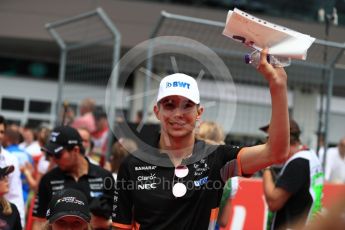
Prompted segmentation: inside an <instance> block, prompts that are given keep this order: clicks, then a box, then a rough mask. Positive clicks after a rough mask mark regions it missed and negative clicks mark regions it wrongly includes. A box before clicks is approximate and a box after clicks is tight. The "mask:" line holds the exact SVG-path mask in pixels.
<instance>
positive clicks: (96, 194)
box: [90, 191, 103, 197]
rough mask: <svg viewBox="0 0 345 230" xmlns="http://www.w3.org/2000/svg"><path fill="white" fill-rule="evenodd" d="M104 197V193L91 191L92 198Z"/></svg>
mask: <svg viewBox="0 0 345 230" xmlns="http://www.w3.org/2000/svg"><path fill="white" fill-rule="evenodd" d="M102 195H103V192H93V191H90V196H91V197H99V196H102Z"/></svg>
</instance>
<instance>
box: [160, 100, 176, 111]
mask: <svg viewBox="0 0 345 230" xmlns="http://www.w3.org/2000/svg"><path fill="white" fill-rule="evenodd" d="M162 106H163V109H165V110H174V109H175V108H176V106H175V104H174V103H173V101H172V100H167V101H163V102H162Z"/></svg>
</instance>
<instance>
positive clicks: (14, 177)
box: [0, 115, 25, 226]
mask: <svg viewBox="0 0 345 230" xmlns="http://www.w3.org/2000/svg"><path fill="white" fill-rule="evenodd" d="M6 128H7V125H6V119H5V118H4V117H3V116H1V115H0V167H3V168H4V167H6V166H10V165H13V166H14V172H13V173H11V174H10V175H9V192H8V193H7V194H6V195H5V197H6V199H7V200H8V201H10V202H11V203H13V204H15V205H16V206H17V208H18V210H19V214H20V219H21V224H22V226H24V224H25V208H24V198H23V189H22V181H21V179H20V170H19V164H18V160H17V158H16V157H15V156H13V155H12V154H10V153H9V152H8V151H7V150H5V149H4V148H3V146H2V142H3V140H4V137H5V130H6Z"/></svg>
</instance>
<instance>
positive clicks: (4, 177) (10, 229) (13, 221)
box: [0, 165, 22, 230]
mask: <svg viewBox="0 0 345 230" xmlns="http://www.w3.org/2000/svg"><path fill="white" fill-rule="evenodd" d="M13 171H14V167H13V165H11V166H7V167H4V168H2V167H0V224H1V225H0V229H2V230H21V229H22V224H21V222H20V215H19V211H18V209H17V207H16V206H15V205H14V204H12V203H10V202H9V201H8V200H7V199H6V198H5V197H4V195H5V194H7V193H8V191H9V183H8V174H10V173H12V172H13Z"/></svg>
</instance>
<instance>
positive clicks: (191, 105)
mask: <svg viewBox="0 0 345 230" xmlns="http://www.w3.org/2000/svg"><path fill="white" fill-rule="evenodd" d="M194 106H195V104H194V103H193V102H192V101H189V100H188V101H186V102H184V103H183V109H188V110H189V109H192V108H194Z"/></svg>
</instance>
